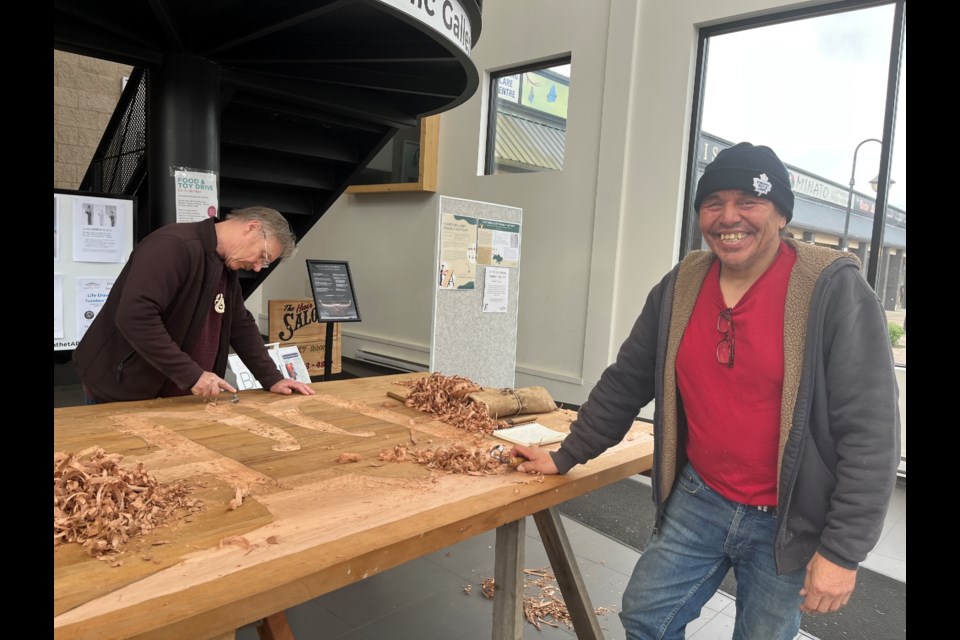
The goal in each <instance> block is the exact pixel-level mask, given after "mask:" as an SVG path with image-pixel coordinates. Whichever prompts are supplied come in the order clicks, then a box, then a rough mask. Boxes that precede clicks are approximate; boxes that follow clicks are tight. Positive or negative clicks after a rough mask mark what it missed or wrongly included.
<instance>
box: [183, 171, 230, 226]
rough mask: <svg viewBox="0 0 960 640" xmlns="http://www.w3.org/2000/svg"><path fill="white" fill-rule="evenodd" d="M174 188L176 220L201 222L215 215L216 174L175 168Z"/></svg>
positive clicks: (217, 199)
mask: <svg viewBox="0 0 960 640" xmlns="http://www.w3.org/2000/svg"><path fill="white" fill-rule="evenodd" d="M173 182H174V189H175V190H176V202H177V222H201V221H203V220H206V219H207V218H215V217H216V216H217V208H218V207H219V206H220V200H219V197H218V196H217V174H216V173H215V172H213V171H190V170H188V169H176V170H174V172H173Z"/></svg>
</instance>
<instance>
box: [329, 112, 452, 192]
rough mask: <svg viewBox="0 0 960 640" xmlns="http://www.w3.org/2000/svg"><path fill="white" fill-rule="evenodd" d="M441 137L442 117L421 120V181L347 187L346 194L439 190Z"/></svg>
mask: <svg viewBox="0 0 960 640" xmlns="http://www.w3.org/2000/svg"><path fill="white" fill-rule="evenodd" d="M439 136H440V116H439V115H435V116H427V117H426V118H421V119H420V172H419V175H420V179H419V180H418V181H417V182H392V183H386V184H358V185H353V186H350V187H347V189H346V193H353V194H361V193H401V192H410V191H414V192H428V193H434V192H436V190H437V149H438V138H439Z"/></svg>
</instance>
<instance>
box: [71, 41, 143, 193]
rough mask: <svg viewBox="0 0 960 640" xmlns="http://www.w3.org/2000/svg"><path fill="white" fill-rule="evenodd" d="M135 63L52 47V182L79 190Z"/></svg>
mask: <svg viewBox="0 0 960 640" xmlns="http://www.w3.org/2000/svg"><path fill="white" fill-rule="evenodd" d="M132 70H133V67H131V66H129V65H124V64H118V63H116V62H107V61H105V60H97V59H96V58H88V57H86V56H79V55H76V54H73V53H64V52H62V51H54V52H53V186H54V187H56V188H58V189H76V188H77V187H78V186H80V181H81V180H83V175H84V173H86V171H87V167H88V166H89V165H90V159H91V158H92V157H93V153H94V152H95V151H96V150H97V145H99V144H100V137H101V136H102V135H103V130H104V129H106V127H107V123H109V122H110V116H111V115H113V110H114V108H116V105H117V100H119V99H120V94H121V92H122V91H123V77H124V76H129V75H130V72H131V71H132Z"/></svg>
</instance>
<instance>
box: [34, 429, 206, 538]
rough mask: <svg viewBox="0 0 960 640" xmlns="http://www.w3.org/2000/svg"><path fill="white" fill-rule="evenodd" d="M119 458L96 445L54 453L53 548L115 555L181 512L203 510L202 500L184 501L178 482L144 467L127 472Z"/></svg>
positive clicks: (121, 457)
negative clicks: (72, 545)
mask: <svg viewBox="0 0 960 640" xmlns="http://www.w3.org/2000/svg"><path fill="white" fill-rule="evenodd" d="M122 459H123V456H122V455H120V454H117V453H114V454H107V453H105V452H104V451H103V449H101V448H99V447H91V448H89V449H86V450H84V451H81V452H80V453H78V454H76V455H74V454H70V453H63V452H55V453H54V454H53V546H54V547H57V546H58V545H60V544H64V543H67V542H77V543H80V544H82V545H83V548H84V549H86V551H87V553H89V554H90V555H91V556H101V555H103V554H105V553H110V552H117V551H120V550H121V549H122V548H123V546H124V545H125V544H126V543H127V541H128V540H129V539H130V538H132V537H134V536H141V535H145V534H147V533H149V532H151V531H153V530H154V529H155V528H157V527H159V526H160V525H162V524H164V523H166V522H168V521H170V520H172V519H173V518H175V517H176V516H177V514H178V511H180V510H181V509H183V510H186V511H187V512H189V513H195V512H197V511H200V510H202V509H203V503H202V502H201V501H199V500H196V499H191V498H188V497H187V494H188V493H189V490H188V489H187V488H186V487H185V486H184V485H183V483H182V482H177V483H176V484H174V485H170V486H166V485H163V484H161V483H159V482H158V481H157V480H155V479H154V478H152V477H151V476H150V475H149V474H148V473H147V472H146V471H144V469H143V463H140V464H138V465H137V467H136V469H133V470H130V469H125V468H123V467H121V466H120V464H119V463H120V461H121V460H122Z"/></svg>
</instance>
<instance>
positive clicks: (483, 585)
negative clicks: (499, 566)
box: [480, 578, 494, 600]
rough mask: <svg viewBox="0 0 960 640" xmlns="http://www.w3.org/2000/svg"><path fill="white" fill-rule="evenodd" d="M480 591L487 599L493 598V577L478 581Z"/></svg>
mask: <svg viewBox="0 0 960 640" xmlns="http://www.w3.org/2000/svg"><path fill="white" fill-rule="evenodd" d="M480 593H482V594H483V597H484V598H486V599H487V600H490V599H491V598H493V593H494V586H493V578H484V579H483V580H481V581H480Z"/></svg>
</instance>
